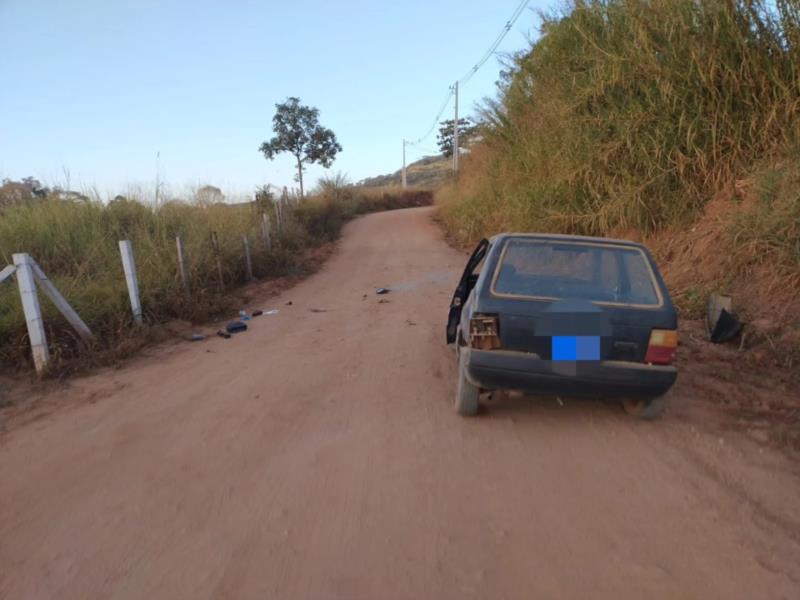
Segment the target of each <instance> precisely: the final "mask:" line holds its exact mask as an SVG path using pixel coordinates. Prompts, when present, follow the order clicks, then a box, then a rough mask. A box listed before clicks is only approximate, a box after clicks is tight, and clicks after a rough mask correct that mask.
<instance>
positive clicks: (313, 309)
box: [308, 308, 328, 313]
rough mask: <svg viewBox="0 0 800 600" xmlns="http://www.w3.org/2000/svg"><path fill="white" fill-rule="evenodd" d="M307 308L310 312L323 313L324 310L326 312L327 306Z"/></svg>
mask: <svg viewBox="0 0 800 600" xmlns="http://www.w3.org/2000/svg"><path fill="white" fill-rule="evenodd" d="M308 310H309V311H310V312H313V313H324V312H328V309H327V308H309V309H308Z"/></svg>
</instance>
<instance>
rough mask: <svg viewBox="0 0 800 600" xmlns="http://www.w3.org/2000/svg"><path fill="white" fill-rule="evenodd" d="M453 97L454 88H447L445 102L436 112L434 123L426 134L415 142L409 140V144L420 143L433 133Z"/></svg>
mask: <svg viewBox="0 0 800 600" xmlns="http://www.w3.org/2000/svg"><path fill="white" fill-rule="evenodd" d="M452 97H453V88H452V87H451V88H449V89H448V90H447V96H445V99H444V102H442V107H441V108H440V109H439V112H438V113H436V117H435V118H434V119H433V123H432V124H431V126H430V128H429V129H428V131H426V132H425V135H422V136H420V137H418V138H417V139H416V140H414V141H413V142H408V143H409V144H412V145H413V144H419V143H420V142H421V141H422V140H424V139H425V138H427V137H428V136H429V135H430V134H431V133H433V130H434V128H435V127H436V126H437V125H438V124H439V119H440V118H441V116H442V114H443V113H444V111H445V109H446V108H447V105H448V104H449V103H450V98H452Z"/></svg>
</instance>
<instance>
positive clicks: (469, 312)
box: [447, 233, 678, 419]
mask: <svg viewBox="0 0 800 600" xmlns="http://www.w3.org/2000/svg"><path fill="white" fill-rule="evenodd" d="M677 327H678V319H677V315H676V313H675V308H674V306H673V305H672V300H671V299H670V296H669V292H668V291H667V287H666V285H664V281H663V279H662V278H661V275H660V273H659V272H658V268H657V267H656V263H655V261H654V260H653V257H652V256H651V255H650V252H649V251H648V250H647V249H646V248H645V247H644V246H642V245H641V244H637V243H634V242H629V241H622V240H613V239H606V238H594V237H582V236H571V235H546V234H508V233H504V234H500V235H497V236H495V237H493V238H491V239H489V240H482V241H481V242H480V243H479V244H478V247H477V248H475V251H474V252H473V253H472V256H470V258H469V260H468V261H467V266H466V268H465V269H464V273H463V275H462V276H461V280H460V281H459V283H458V287H457V288H456V291H455V293H454V294H453V299H452V301H451V303H450V313H449V316H448V321H447V342H448V344H454V345H455V348H456V351H457V355H458V386H457V391H456V401H455V405H456V410H457V411H458V413H459V414H461V415H474V414H476V413H477V411H478V400H479V397H480V395H481V393H482V392H486V391H493V390H519V391H522V392H525V393H528V394H547V395H558V396H564V397H566V396H600V397H614V398H619V399H620V400H621V401H622V404H623V406H624V407H625V409H626V410H627V411H628V412H629V413H631V414H633V415H636V416H639V417H641V418H644V419H653V418H656V417H658V416H659V415H660V414H661V413H662V412H663V410H664V406H665V403H666V395H667V392H668V391H669V390H670V388H671V387H672V385H673V384H674V383H675V379H676V377H677V369H676V368H675V366H674V365H673V360H674V358H675V351H676V347H677V343H678V335H677Z"/></svg>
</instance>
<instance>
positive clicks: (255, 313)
mask: <svg viewBox="0 0 800 600" xmlns="http://www.w3.org/2000/svg"><path fill="white" fill-rule="evenodd" d="M263 314H264V311H263V310H254V311H253V316H254V317H260V316H261V315H263Z"/></svg>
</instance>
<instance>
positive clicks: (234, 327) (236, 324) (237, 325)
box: [225, 321, 247, 333]
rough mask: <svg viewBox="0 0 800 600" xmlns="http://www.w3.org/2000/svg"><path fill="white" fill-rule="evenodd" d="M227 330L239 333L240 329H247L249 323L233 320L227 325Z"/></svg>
mask: <svg viewBox="0 0 800 600" xmlns="http://www.w3.org/2000/svg"><path fill="white" fill-rule="evenodd" d="M225 331H227V332H228V333H239V332H240V331H247V323H242V322H241V321H231V322H230V323H228V324H227V325H225Z"/></svg>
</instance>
